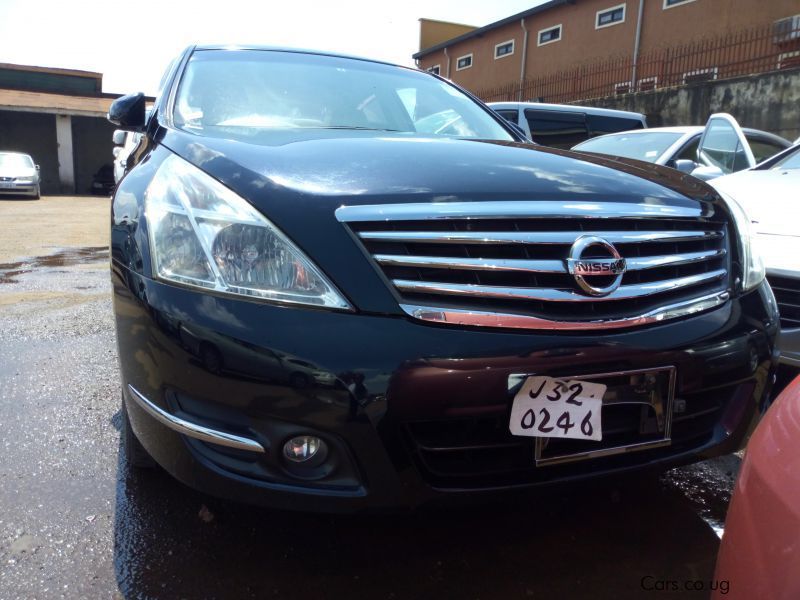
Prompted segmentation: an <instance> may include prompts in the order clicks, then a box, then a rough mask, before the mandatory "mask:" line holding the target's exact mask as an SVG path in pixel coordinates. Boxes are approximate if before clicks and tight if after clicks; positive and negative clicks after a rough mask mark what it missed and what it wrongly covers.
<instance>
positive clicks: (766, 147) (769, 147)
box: [744, 133, 787, 163]
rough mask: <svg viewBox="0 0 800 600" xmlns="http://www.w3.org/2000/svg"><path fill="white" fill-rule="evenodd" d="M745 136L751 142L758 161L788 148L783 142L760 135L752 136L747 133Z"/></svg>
mask: <svg viewBox="0 0 800 600" xmlns="http://www.w3.org/2000/svg"><path fill="white" fill-rule="evenodd" d="M744 137H746V138H747V142H748V143H749V144H750V150H752V151H753V157H754V158H755V159H756V162H757V163H760V162H761V161H762V160H767V159H768V158H769V157H770V156H773V155H775V154H777V153H778V152H780V151H781V150H785V149H786V148H787V146H785V145H783V144H779V143H777V142H775V141H773V140H768V139H764V138H762V137H759V136H751V135H748V134H747V133H745V134H744Z"/></svg>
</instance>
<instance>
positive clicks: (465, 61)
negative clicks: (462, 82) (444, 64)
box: [456, 53, 472, 71]
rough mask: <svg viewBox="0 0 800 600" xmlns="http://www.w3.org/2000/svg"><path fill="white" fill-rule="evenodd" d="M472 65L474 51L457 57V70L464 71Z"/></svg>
mask: <svg viewBox="0 0 800 600" xmlns="http://www.w3.org/2000/svg"><path fill="white" fill-rule="evenodd" d="M471 66H472V53H469V54H465V55H464V56H459V57H458V58H457V59H456V71H463V70H464V69H469V68H470V67H471Z"/></svg>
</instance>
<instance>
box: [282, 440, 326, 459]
mask: <svg viewBox="0 0 800 600" xmlns="http://www.w3.org/2000/svg"><path fill="white" fill-rule="evenodd" d="M324 446H325V442H323V441H322V440H321V439H319V438H318V437H316V436H313V435H298V436H297V437H293V438H292V439H290V440H289V441H288V442H286V443H285V444H284V445H283V455H284V456H285V457H286V458H287V459H288V460H290V461H292V462H293V463H303V462H306V461H308V460H311V459H312V458H313V457H314V456H315V455H316V454H317V452H319V451H320V450H321V449H322V448H323V447H324Z"/></svg>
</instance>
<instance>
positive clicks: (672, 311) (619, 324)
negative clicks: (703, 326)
mask: <svg viewBox="0 0 800 600" xmlns="http://www.w3.org/2000/svg"><path fill="white" fill-rule="evenodd" d="M729 298H730V294H729V293H728V292H721V293H717V294H711V295H709V296H703V297H701V298H695V299H692V300H689V301H687V302H681V303H678V304H673V305H670V306H665V307H662V308H657V309H655V310H653V311H650V312H648V313H645V314H643V315H638V316H635V317H625V318H622V319H608V320H598V321H555V320H550V319H544V318H541V317H534V316H530V315H517V314H507V313H495V312H482V311H474V310H464V309H457V308H436V307H431V306H415V305H411V304H401V305H400V308H402V309H403V311H404V312H405V313H406V314H407V315H409V316H411V317H414V318H415V319H419V320H420V321H430V322H432V323H446V324H448V325H470V326H476V327H507V328H511V329H540V330H557V331H587V330H598V329H621V328H624V327H638V326H641V325H648V324H653V323H660V322H663V321H667V320H669V319H674V318H677V317H683V316H687V315H691V314H695V313H699V312H702V311H706V310H709V309H712V308H716V307H718V306H720V305H722V304H724V303H725V302H727V300H728V299H729Z"/></svg>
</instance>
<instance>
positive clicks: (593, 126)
mask: <svg viewBox="0 0 800 600" xmlns="http://www.w3.org/2000/svg"><path fill="white" fill-rule="evenodd" d="M586 120H587V121H588V123H589V130H590V131H591V132H592V135H605V134H606V133H617V132H618V131H630V130H631V129H641V128H642V122H641V121H637V120H636V119H625V118H620V117H606V116H600V115H586Z"/></svg>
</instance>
